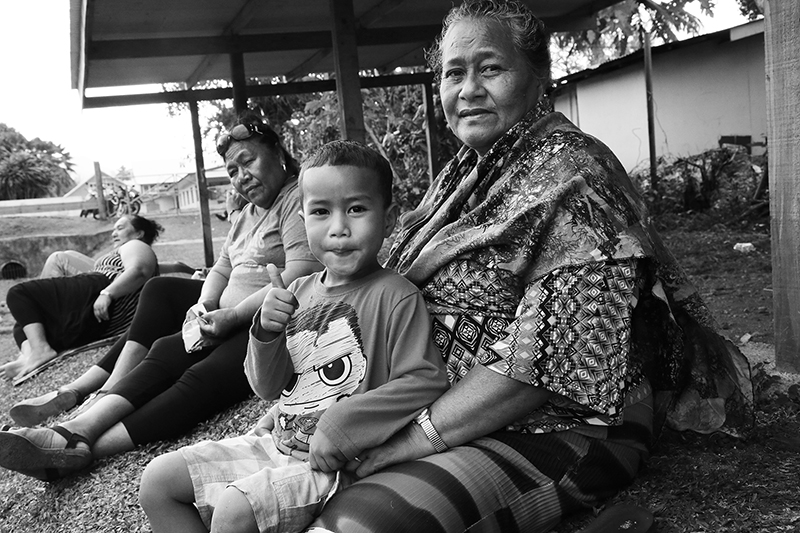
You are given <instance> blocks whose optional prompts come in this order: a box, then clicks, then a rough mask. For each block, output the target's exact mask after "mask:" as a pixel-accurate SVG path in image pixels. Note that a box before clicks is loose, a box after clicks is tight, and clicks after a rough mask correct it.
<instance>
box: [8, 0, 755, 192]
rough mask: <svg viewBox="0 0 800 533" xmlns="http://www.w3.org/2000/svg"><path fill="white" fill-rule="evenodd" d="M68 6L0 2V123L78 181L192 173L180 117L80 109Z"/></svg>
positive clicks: (146, 110)
mask: <svg viewBox="0 0 800 533" xmlns="http://www.w3.org/2000/svg"><path fill="white" fill-rule="evenodd" d="M69 4H70V2H68V1H67V0H0V75H1V76H2V81H0V122H2V123H5V124H6V125H7V126H10V127H12V128H14V129H15V130H17V131H18V132H20V133H21V134H22V135H24V136H25V137H26V138H28V139H33V138H36V137H39V138H41V139H43V140H46V141H50V142H53V143H55V144H59V145H61V146H62V147H64V148H65V149H66V151H67V152H69V153H70V154H71V156H72V159H73V162H74V163H75V165H76V172H75V175H74V176H73V177H75V178H76V180H78V181H82V180H83V179H85V178H87V177H90V176H92V175H93V173H94V162H98V163H99V164H100V168H101V169H102V170H103V171H104V172H106V173H107V174H111V175H115V174H116V173H117V171H118V170H119V169H120V167H123V166H124V167H125V168H127V169H129V170H133V173H134V175H135V176H136V177H138V178H140V179H142V180H143V181H145V180H148V178H150V179H153V178H152V177H153V176H160V175H170V174H179V175H183V174H186V173H189V172H193V171H194V157H193V153H194V148H193V141H192V130H191V118H190V116H189V113H188V112H185V113H183V114H182V115H179V116H177V117H170V116H169V114H168V111H167V106H166V105H165V104H153V105H142V106H126V107H118V108H105V109H86V110H82V109H81V106H80V98H79V96H78V91H77V89H72V81H71V73H70V68H71V67H70V35H69V30H70V22H69ZM716 6H717V8H716V13H715V16H714V18H704V19H703V26H704V30H703V33H710V32H714V31H718V30H722V29H726V28H730V27H733V26H738V25H740V24H744V23H745V22H747V21H746V19H744V18H743V17H741V16H740V15H739V11H738V7H737V4H736V0H716ZM691 11H692V12H694V13H695V14H699V9H698V10H691ZM141 90H142V89H141V88H139V89H138V91H141ZM158 90H160V88H159V87H158V86H151V87H149V88H148V90H147V92H157V91H158ZM204 159H205V163H206V166H207V167H212V166H215V165H217V164H219V163H221V161H218V158H217V156H216V155H215V154H208V155H206V156H205V158H204Z"/></svg>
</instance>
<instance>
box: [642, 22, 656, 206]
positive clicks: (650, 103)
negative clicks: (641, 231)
mask: <svg viewBox="0 0 800 533" xmlns="http://www.w3.org/2000/svg"><path fill="white" fill-rule="evenodd" d="M639 33H640V35H641V39H642V44H643V46H642V49H643V51H644V91H645V104H646V107H647V145H648V154H649V157H650V189H651V190H652V191H653V192H654V193H655V194H656V195H658V157H657V155H656V112H655V103H654V100H653V54H652V52H651V49H650V32H649V31H648V30H645V29H644V28H641V27H640V28H639Z"/></svg>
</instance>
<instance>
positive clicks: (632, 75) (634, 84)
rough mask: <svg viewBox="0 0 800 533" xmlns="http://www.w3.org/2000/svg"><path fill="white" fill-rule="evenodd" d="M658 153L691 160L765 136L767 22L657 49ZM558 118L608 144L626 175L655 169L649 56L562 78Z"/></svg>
mask: <svg viewBox="0 0 800 533" xmlns="http://www.w3.org/2000/svg"><path fill="white" fill-rule="evenodd" d="M652 58H653V70H652V83H653V100H654V115H655V140H656V154H657V155H658V156H675V157H685V156H689V155H694V154H698V153H701V152H703V151H705V150H708V149H710V148H714V147H717V146H719V144H720V142H721V141H723V142H733V143H735V144H750V145H752V144H755V146H754V147H753V153H756V154H758V153H761V152H763V151H764V146H763V143H765V142H766V132H767V99H766V79H765V75H764V72H765V52H764V21H763V20H759V21H755V22H750V23H748V24H744V25H742V26H737V27H735V28H731V29H728V30H724V31H719V32H716V33H710V34H707V35H703V36H700V37H695V38H693V39H688V40H685V41H680V42H675V43H670V44H665V45H662V46H657V47H653V48H652ZM553 102H554V105H555V108H556V110H557V111H560V112H562V113H564V115H566V116H567V118H569V119H570V120H571V121H572V122H573V123H575V125H577V126H578V127H580V128H581V129H582V130H583V131H585V132H586V133H589V134H591V135H594V136H595V137H597V138H599V139H600V140H602V141H603V142H604V143H605V144H606V145H608V147H609V148H611V150H612V151H613V152H614V153H615V154H616V155H617V157H619V159H620V161H622V164H623V165H624V166H625V169H626V170H627V171H628V172H631V171H632V170H634V169H636V168H637V167H638V168H641V167H642V166H646V165H649V158H650V154H649V144H648V142H649V141H648V137H647V95H646V90H645V71H644V57H643V52H642V51H638V52H636V53H633V54H631V55H629V56H626V57H623V58H620V59H617V60H615V61H610V62H608V63H605V64H603V65H601V66H599V67H597V68H595V69H590V70H585V71H582V72H577V73H575V74H571V75H569V76H566V77H565V78H562V79H561V80H559V81H558V86H557V88H556V89H555V91H554V93H553Z"/></svg>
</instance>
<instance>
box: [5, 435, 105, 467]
mask: <svg viewBox="0 0 800 533" xmlns="http://www.w3.org/2000/svg"><path fill="white" fill-rule="evenodd" d="M42 431H55V432H56V433H58V434H59V435H61V436H62V437H64V438H65V439H66V441H67V443H66V445H65V446H64V447H63V448H59V447H47V446H42V445H40V444H37V443H36V442H35V441H34V439H35V435H36V434H37V433H39V432H42ZM80 443H83V444H86V446H87V447H78V444H80ZM90 447H91V445H90V444H89V441H88V440H87V439H86V437H84V436H83V435H79V434H77V433H72V432H70V431H69V430H67V429H64V428H63V427H61V426H53V427H52V428H41V429H28V428H20V429H13V430H11V431H0V466H2V467H3V468H6V469H8V470H14V471H15V472H19V473H21V474H25V475H27V476H31V477H35V478H37V479H43V480H46V481H53V480H56V479H60V478H62V477H64V476H66V475H69V474H71V473H73V472H76V471H78V470H81V469H83V468H85V467H87V466H89V465H90V464H91V463H92V451H91V449H90Z"/></svg>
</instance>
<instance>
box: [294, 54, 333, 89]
mask: <svg viewBox="0 0 800 533" xmlns="http://www.w3.org/2000/svg"><path fill="white" fill-rule="evenodd" d="M332 53H333V50H332V49H330V48H320V49H319V50H317V51H316V52H314V53H313V54H311V56H309V58H308V59H306V60H305V61H303V62H302V63H300V64H299V65H297V66H296V67H295V68H293V69H292V70H290V71H289V72H286V73H284V75H283V77H284V78H286V80H287V81H294V80H296V79H297V78H301V77H303V76H305V75H306V74H308V73H309V72H314V65H317V64H318V63H319V62H320V61H323V60H325V59H326V58H327V57H328V56H329V55H331V54H332Z"/></svg>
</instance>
